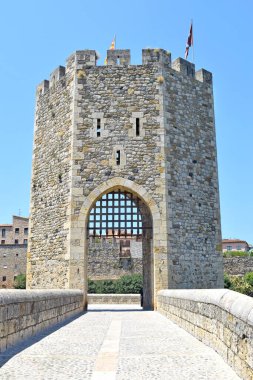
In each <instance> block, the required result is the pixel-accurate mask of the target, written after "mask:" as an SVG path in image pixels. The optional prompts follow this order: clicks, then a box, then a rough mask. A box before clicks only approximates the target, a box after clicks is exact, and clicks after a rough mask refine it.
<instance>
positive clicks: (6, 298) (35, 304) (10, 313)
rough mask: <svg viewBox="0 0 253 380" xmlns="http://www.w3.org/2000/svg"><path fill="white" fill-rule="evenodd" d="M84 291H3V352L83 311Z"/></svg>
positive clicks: (0, 343)
mask: <svg viewBox="0 0 253 380" xmlns="http://www.w3.org/2000/svg"><path fill="white" fill-rule="evenodd" d="M83 306H84V303H83V293H82V292H81V291H80V290H50V291H46V290H0V352H3V351H5V350H6V349H7V348H9V347H11V346H13V345H15V344H16V343H18V342H20V341H22V340H23V339H26V338H29V337H31V336H33V335H35V334H36V333H38V332H39V331H41V330H43V329H45V328H47V327H50V326H53V325H55V324H57V323H58V322H61V321H64V320H65V319H67V318H69V317H72V316H74V315H77V314H78V313H81V312H82V311H83Z"/></svg>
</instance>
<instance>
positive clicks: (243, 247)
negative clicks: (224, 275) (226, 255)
mask: <svg viewBox="0 0 253 380" xmlns="http://www.w3.org/2000/svg"><path fill="white" fill-rule="evenodd" d="M249 249H250V246H249V244H248V243H247V242H246V241H245V240H240V239H223V240H222V251H223V252H226V251H249Z"/></svg>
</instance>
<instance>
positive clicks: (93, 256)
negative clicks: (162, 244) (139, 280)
mask: <svg viewBox="0 0 253 380" xmlns="http://www.w3.org/2000/svg"><path fill="white" fill-rule="evenodd" d="M129 243H130V247H129V248H130V251H131V257H129V258H128V257H122V256H121V254H120V241H119V239H99V238H98V239H97V240H96V238H95V239H92V238H90V239H89V250H88V270H87V272H88V278H89V279H91V280H100V279H101V280H105V279H117V278H120V277H121V276H124V275H126V274H142V273H143V268H142V242H141V241H140V242H138V241H135V240H134V239H132V240H131V239H129Z"/></svg>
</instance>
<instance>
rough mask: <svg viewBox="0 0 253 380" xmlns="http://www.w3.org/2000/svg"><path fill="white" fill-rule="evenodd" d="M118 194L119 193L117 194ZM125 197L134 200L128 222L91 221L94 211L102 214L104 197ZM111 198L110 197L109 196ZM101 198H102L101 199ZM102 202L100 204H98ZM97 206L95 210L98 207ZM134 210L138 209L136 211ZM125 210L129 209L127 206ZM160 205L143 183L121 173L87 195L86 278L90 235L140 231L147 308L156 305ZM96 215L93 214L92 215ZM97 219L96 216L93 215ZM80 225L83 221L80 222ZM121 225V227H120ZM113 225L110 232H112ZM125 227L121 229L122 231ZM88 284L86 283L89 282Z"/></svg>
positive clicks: (83, 217) (83, 216) (84, 217)
mask: <svg viewBox="0 0 253 380" xmlns="http://www.w3.org/2000/svg"><path fill="white" fill-rule="evenodd" d="M117 194H118V195H117ZM118 196H119V197H121V198H122V199H125V204H127V201H130V202H132V204H131V205H132V209H131V210H132V211H131V214H130V216H128V218H129V219H128V224H127V223H125V224H124V223H122V224H121V225H120V224H117V223H116V222H115V220H114V223H113V221H112V224H111V223H108V219H107V223H106V220H104V221H103V225H102V220H101V219H99V220H98V221H97V224H93V223H91V218H90V216H91V212H92V213H94V212H95V213H96V212H97V214H99V213H100V210H98V211H96V208H97V207H101V204H102V203H101V202H102V200H103V201H104V202H107V203H108V202H109V200H110V199H111V198H114V197H115V199H116V198H118ZM108 199H109V200H108ZM100 201H101V202H100ZM96 205H99V206H96ZM129 205H130V203H129ZM135 206H136V208H137V209H138V211H137V214H138V213H139V214H140V215H141V216H139V222H138V223H137V224H135V223H134V220H136V219H138V216H135V215H134V214H135ZM94 210H95V211H94ZM133 210H134V212H133ZM124 212H126V211H125V210H124ZM159 216H160V213H159V209H158V207H157V205H156V203H155V201H154V200H153V199H152V198H151V196H150V195H149V193H148V192H147V191H146V190H145V189H144V188H143V187H142V186H140V185H138V184H136V183H134V182H133V181H130V180H126V179H124V178H121V177H116V178H113V179H111V180H108V181H106V182H104V183H102V184H101V185H100V186H98V187H97V188H96V189H94V190H93V191H92V192H91V193H90V194H89V195H88V196H87V197H86V199H85V201H84V203H83V206H82V208H81V212H80V218H81V220H83V222H84V224H85V229H84V232H85V236H84V242H85V244H84V251H85V252H84V256H85V257H84V262H85V269H84V278H85V282H87V258H88V250H89V248H88V239H89V234H90V235H93V236H103V235H107V234H109V235H117V234H120V233H121V234H122V235H127V234H129V233H130V234H132V235H138V234H140V233H141V234H142V250H143V251H142V252H143V307H144V308H145V309H153V308H154V305H155V293H156V288H157V286H156V281H155V269H154V264H155V260H154V249H155V246H157V245H159V237H158V236H157V232H158V231H159ZM92 218H93V217H92ZM93 219H94V218H93ZM79 225H80V224H79ZM118 226H119V227H120V228H117V227H118ZM108 229H110V232H108ZM119 230H121V231H119ZM85 288H86V286H85Z"/></svg>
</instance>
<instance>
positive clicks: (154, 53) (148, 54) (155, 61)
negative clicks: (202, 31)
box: [37, 48, 212, 97]
mask: <svg viewBox="0 0 253 380" xmlns="http://www.w3.org/2000/svg"><path fill="white" fill-rule="evenodd" d="M98 58H99V55H98V53H97V52H96V51H95V50H77V51H76V52H74V53H73V54H71V55H70V56H69V57H68V58H67V61H66V68H65V67H64V66H58V67H57V68H56V69H55V70H53V72H52V73H51V74H50V80H49V81H48V80H44V81H42V82H41V83H40V84H39V85H38V87H37V97H39V96H41V95H43V94H44V93H45V92H47V91H48V90H49V89H50V88H53V87H54V86H55V85H56V83H57V82H58V81H59V80H61V79H62V78H64V77H65V75H66V74H67V73H68V72H69V71H70V70H72V69H73V67H72V64H73V63H74V65H75V69H76V72H77V77H78V78H79V79H80V76H81V77H82V73H80V72H79V71H80V70H81V71H82V70H83V69H84V68H87V69H88V68H92V67H94V66H96V67H97V68H98V70H99V68H100V67H103V66H97V60H98ZM130 65H131V52H130V50H129V49H115V50H107V66H108V67H114V66H119V67H122V66H123V67H124V66H130ZM142 65H161V66H163V67H164V68H165V69H166V68H170V69H172V70H175V71H177V72H178V73H180V74H182V75H183V76H186V77H188V78H192V79H195V80H197V81H199V82H203V83H206V84H209V85H212V73H210V72H209V71H207V70H205V69H200V70H198V71H196V72H195V64H194V63H192V62H189V61H187V60H185V59H183V58H180V57H179V58H177V59H176V60H174V61H173V62H171V53H170V52H168V51H166V50H164V49H160V48H156V49H150V48H147V49H143V50H142Z"/></svg>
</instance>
